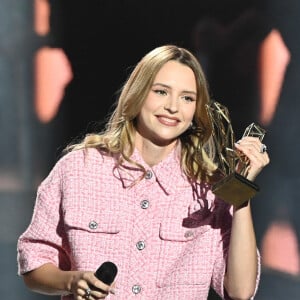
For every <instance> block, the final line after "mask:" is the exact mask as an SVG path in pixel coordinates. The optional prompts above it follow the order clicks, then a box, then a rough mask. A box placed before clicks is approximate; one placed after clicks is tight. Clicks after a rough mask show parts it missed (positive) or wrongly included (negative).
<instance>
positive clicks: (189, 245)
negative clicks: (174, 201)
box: [157, 218, 212, 288]
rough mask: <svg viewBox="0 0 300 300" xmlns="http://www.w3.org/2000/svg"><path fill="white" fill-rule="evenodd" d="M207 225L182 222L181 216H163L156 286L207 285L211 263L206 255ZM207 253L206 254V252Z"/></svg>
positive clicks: (207, 246)
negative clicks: (193, 225) (176, 217)
mask: <svg viewBox="0 0 300 300" xmlns="http://www.w3.org/2000/svg"><path fill="white" fill-rule="evenodd" d="M209 233H210V226H209V225H203V226H200V227H198V228H186V227H183V226H182V219H181V220H179V219H171V218H170V219H166V220H164V222H162V223H161V225H160V232H159V237H160V253H159V266H158V273H157V274H158V275H157V286H158V287H161V288H163V287H167V286H174V285H176V286H177V285H191V284H192V285H202V286H203V285H209V282H210V277H211V276H210V275H209V276H203V274H205V273H206V274H209V273H211V271H212V263H211V264H210V262H209V257H206V255H207V253H208V252H209V248H210V245H209V243H208V242H207V241H209ZM208 256H209V255H208Z"/></svg>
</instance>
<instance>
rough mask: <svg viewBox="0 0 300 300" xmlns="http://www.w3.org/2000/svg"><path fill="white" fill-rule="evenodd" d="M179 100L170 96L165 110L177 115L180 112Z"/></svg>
mask: <svg viewBox="0 0 300 300" xmlns="http://www.w3.org/2000/svg"><path fill="white" fill-rule="evenodd" d="M178 105H179V103H178V98H177V97H175V96H170V97H169V98H168V100H167V101H166V103H165V105H164V109H165V110H167V111H168V112H170V113H176V112H177V111H178Z"/></svg>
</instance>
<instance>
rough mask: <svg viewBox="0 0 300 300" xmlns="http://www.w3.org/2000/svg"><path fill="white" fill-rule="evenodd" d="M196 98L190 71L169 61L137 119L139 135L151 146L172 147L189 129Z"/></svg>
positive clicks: (158, 74) (193, 79) (156, 79)
mask: <svg viewBox="0 0 300 300" xmlns="http://www.w3.org/2000/svg"><path fill="white" fill-rule="evenodd" d="M196 99H197V86H196V79H195V75H194V72H193V71H192V69H191V68H189V67H188V66H186V65H183V64H181V63H179V62H177V61H173V60H171V61H168V62H167V63H166V64H165V65H163V67H162V68H161V69H160V70H159V72H158V73H157V75H156V77H155V79H154V82H153V85H152V86H151V87H150V90H149V93H148V96H147V97H146V99H145V102H144V104H143V106H142V109H141V112H140V113H139V115H138V117H137V131H138V133H139V134H140V136H141V137H142V138H143V139H147V140H149V141H151V142H152V143H154V144H157V145H160V146H164V145H169V144H171V143H172V142H174V141H176V139H177V138H178V136H180V135H181V134H182V133H183V132H184V131H186V130H187V128H188V127H189V126H190V124H191V122H192V120H193V116H194V113H195V109H196Z"/></svg>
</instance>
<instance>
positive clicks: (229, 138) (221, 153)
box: [207, 101, 266, 207]
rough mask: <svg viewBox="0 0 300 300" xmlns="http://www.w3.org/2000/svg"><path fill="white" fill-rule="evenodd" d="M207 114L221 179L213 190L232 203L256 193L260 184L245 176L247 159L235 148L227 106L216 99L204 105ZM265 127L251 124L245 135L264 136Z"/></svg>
mask: <svg viewBox="0 0 300 300" xmlns="http://www.w3.org/2000/svg"><path fill="white" fill-rule="evenodd" d="M207 112H208V116H209V118H210V120H211V122H212V129H213V130H212V138H213V142H214V144H215V147H216V153H215V159H216V161H215V163H216V164H217V165H218V172H219V173H220V175H221V179H220V180H219V181H218V182H217V183H215V184H214V185H213V186H212V191H213V193H214V194H215V195H217V196H218V197H219V198H220V199H222V200H224V201H225V202H227V203H230V204H233V205H235V206H237V207H238V206H241V205H242V204H243V203H244V202H246V201H248V200H249V199H250V198H252V197H253V196H255V194H256V193H257V192H258V191H259V187H258V185H257V184H255V183H254V182H252V181H250V180H248V179H247V178H246V176H247V173H248V167H249V162H248V159H247V158H246V157H245V156H243V155H242V154H240V153H239V152H238V151H235V150H233V149H234V142H235V137H234V133H233V129H232V125H231V122H230V118H229V113H228V109H227V108H226V107H225V106H223V105H221V104H220V103H218V102H216V101H211V102H210V103H209V105H207ZM265 133H266V131H265V130H264V129H263V128H261V127H260V126H258V125H256V124H254V123H252V124H250V125H249V126H248V127H247V128H246V130H245V132H244V134H243V137H244V136H254V137H257V138H259V139H260V141H262V140H263V138H264V136H265Z"/></svg>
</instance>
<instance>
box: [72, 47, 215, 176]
mask: <svg viewBox="0 0 300 300" xmlns="http://www.w3.org/2000/svg"><path fill="white" fill-rule="evenodd" d="M170 60H174V61H177V62H180V63H181V64H183V65H186V66H188V67H189V68H191V69H192V71H193V72H194V75H195V78H196V85H197V99H196V110H195V115H194V118H193V126H192V127H191V128H189V129H188V130H187V131H186V132H184V133H183V134H182V135H181V136H179V140H180V142H181V168H182V170H183V172H184V173H185V174H186V175H187V177H188V178H189V179H190V180H191V181H203V180H204V181H207V182H210V181H211V178H212V175H213V173H214V170H215V165H214V163H213V161H214V152H215V151H214V145H213V143H212V138H211V134H212V124H211V121H210V119H209V116H208V114H207V109H206V105H207V104H208V103H209V101H210V99H209V94H208V87H207V82H206V78H205V76H204V73H203V70H202V68H201V66H200V64H199V62H198V60H197V59H196V58H195V56H194V55H193V54H192V53H191V52H190V51H188V50H187V49H184V48H179V47H177V46H175V45H165V46H161V47H158V48H155V49H154V50H152V51H151V52H149V53H148V54H146V55H145V56H144V57H143V58H142V59H141V60H140V62H139V63H138V64H137V65H136V67H135V68H134V70H133V71H132V73H131V75H130V76H129V78H128V80H127V81H126V83H125V84H124V86H123V88H122V90H121V94H120V96H119V99H118V102H117V105H116V108H115V110H114V111H113V113H112V114H111V116H110V118H109V121H108V122H107V124H106V127H105V129H104V130H103V131H102V132H100V133H93V134H88V135H86V136H85V138H84V139H83V141H82V142H80V143H77V144H73V145H69V146H68V147H67V148H66V151H73V150H78V149H84V148H98V149H100V150H101V151H105V152H107V153H109V154H110V155H116V157H118V160H117V165H122V162H124V161H127V162H130V163H132V164H134V165H136V166H139V167H140V168H141V169H142V170H143V171H144V172H146V170H144V168H143V167H142V166H140V165H138V164H137V163H136V162H134V161H132V160H131V159H130V156H131V155H132V153H133V151H134V147H135V133H136V126H135V122H136V118H137V116H138V114H139V113H140V111H141V108H142V106H143V104H144V101H145V99H146V97H147V95H148V93H149V90H150V88H151V86H152V84H153V82H154V79H155V77H156V74H157V73H158V71H159V70H160V69H161V67H162V66H163V65H164V64H165V63H166V62H168V61H170Z"/></svg>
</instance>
